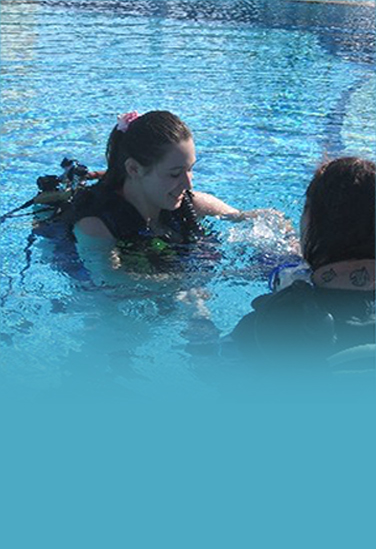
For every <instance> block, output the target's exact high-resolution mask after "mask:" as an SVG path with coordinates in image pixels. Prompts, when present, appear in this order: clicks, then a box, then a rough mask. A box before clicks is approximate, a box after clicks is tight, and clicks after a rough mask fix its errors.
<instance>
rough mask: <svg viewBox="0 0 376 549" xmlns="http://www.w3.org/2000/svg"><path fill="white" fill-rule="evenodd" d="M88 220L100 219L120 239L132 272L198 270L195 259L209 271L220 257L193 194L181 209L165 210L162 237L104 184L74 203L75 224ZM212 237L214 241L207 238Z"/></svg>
mask: <svg viewBox="0 0 376 549" xmlns="http://www.w3.org/2000/svg"><path fill="white" fill-rule="evenodd" d="M84 217H97V218H99V219H100V220H101V221H102V222H103V223H104V224H105V226H106V227H107V229H108V230H109V231H110V233H111V234H112V235H113V236H114V238H115V239H116V246H117V249H118V251H119V253H120V257H121V260H122V265H124V267H125V270H128V271H132V272H138V273H145V274H146V273H150V274H151V273H158V272H169V273H172V272H181V271H182V270H185V269H186V268H187V269H188V270H189V271H192V270H197V262H196V265H194V264H193V263H192V261H191V259H194V258H197V259H198V258H199V259H200V260H202V259H204V260H205V262H204V264H203V269H204V270H207V269H208V268H209V269H212V268H213V263H216V262H217V261H218V258H219V252H218V250H217V242H214V235H213V233H212V231H211V230H210V228H209V227H205V226H204V225H202V224H201V223H200V222H199V221H198V219H197V215H196V212H195V209H194V206H193V201H192V194H191V193H190V192H189V191H186V193H185V196H184V199H183V201H182V204H181V205H180V207H179V208H177V209H176V210H173V211H169V210H162V211H161V214H160V218H159V221H160V224H161V226H162V227H163V231H164V232H163V233H162V234H155V233H154V232H153V231H152V230H151V229H150V228H148V226H147V223H146V221H145V220H144V218H143V217H142V216H141V214H140V213H139V212H138V211H137V210H136V208H135V207H134V206H132V204H130V203H129V202H127V201H126V200H125V199H124V198H122V197H121V196H119V195H118V194H116V193H114V192H112V193H111V194H109V193H108V191H106V192H105V191H103V190H102V188H101V186H100V184H99V185H98V186H94V187H91V188H88V189H85V190H83V191H81V192H80V193H79V194H78V195H77V197H76V198H75V200H74V202H73V224H74V223H76V222H77V221H79V220H80V219H83V218H84ZM209 235H212V236H213V238H212V239H210V238H209V239H208V238H206V237H208V236H209ZM201 237H205V238H201ZM193 242H194V247H193V248H192V246H190V244H191V243H193ZM192 252H194V253H193V254H192Z"/></svg>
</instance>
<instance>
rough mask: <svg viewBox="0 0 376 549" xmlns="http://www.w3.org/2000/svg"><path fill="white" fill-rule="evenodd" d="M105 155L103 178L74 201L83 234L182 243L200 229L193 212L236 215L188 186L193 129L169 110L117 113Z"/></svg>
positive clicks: (105, 237) (236, 215) (197, 215)
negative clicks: (155, 237)
mask: <svg viewBox="0 0 376 549" xmlns="http://www.w3.org/2000/svg"><path fill="white" fill-rule="evenodd" d="M106 157H107V162H108V168H107V171H106V172H105V174H104V177H103V178H102V180H101V181H100V182H99V183H98V184H97V185H95V186H93V187H91V188H89V189H87V190H85V191H84V192H82V193H81V194H80V196H79V197H78V198H77V200H76V201H75V204H74V207H75V221H76V224H75V226H76V228H77V229H78V230H79V231H81V232H82V233H84V234H86V235H89V236H91V237H96V238H102V239H110V240H129V239H134V238H135V237H145V236H149V237H150V236H158V237H163V239H164V240H167V241H172V242H175V243H185V242H189V241H190V240H191V238H192V236H194V235H195V234H200V233H201V232H202V228H201V226H200V224H199V223H198V218H200V217H204V216H206V215H212V216H226V217H230V218H234V219H236V218H238V217H239V216H240V215H241V214H240V212H239V210H237V209H236V208H233V207H231V206H229V205H228V204H226V203H224V202H222V201H221V200H219V199H217V198H215V197H214V196H212V195H209V194H205V193H201V192H196V191H193V188H192V177H193V174H192V170H193V166H194V164H195V161H196V157H195V147H194V142H193V138H192V134H191V131H190V130H189V128H188V127H187V126H186V125H185V124H184V122H182V121H181V120H180V119H179V118H178V117H177V116H175V115H174V114H172V113H170V112H168V111H151V112H148V113H146V114H143V115H138V114H137V112H130V113H126V114H123V115H121V116H119V117H118V123H117V124H116V126H115V127H114V129H113V130H112V132H111V135H110V137H109V140H108V144H107V151H106Z"/></svg>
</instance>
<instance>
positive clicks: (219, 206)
mask: <svg viewBox="0 0 376 549" xmlns="http://www.w3.org/2000/svg"><path fill="white" fill-rule="evenodd" d="M192 202H193V206H194V209H195V210H196V213H197V215H198V216H199V217H204V216H206V215H212V216H220V217H222V216H223V217H229V218H232V217H234V218H235V219H236V217H237V216H239V215H240V214H241V212H240V210H238V209H236V208H233V207H232V206H230V205H229V204H226V202H223V201H222V200H220V199H219V198H216V197H215V196H213V195H212V194H207V193H201V192H197V191H192Z"/></svg>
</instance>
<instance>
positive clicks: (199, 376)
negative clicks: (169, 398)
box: [0, 0, 375, 396]
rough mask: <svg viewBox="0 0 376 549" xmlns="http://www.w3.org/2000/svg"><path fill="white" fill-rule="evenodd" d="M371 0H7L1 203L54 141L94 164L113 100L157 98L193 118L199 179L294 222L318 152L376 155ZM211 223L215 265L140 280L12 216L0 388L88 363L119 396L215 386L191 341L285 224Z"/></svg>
mask: <svg viewBox="0 0 376 549" xmlns="http://www.w3.org/2000/svg"><path fill="white" fill-rule="evenodd" d="M373 14H374V3H373V2H345V3H340V2H337V3H336V2H298V1H288V0H278V1H267V0H265V1H262V0H259V1H234V0H222V1H219V2H212V1H200V2H198V1H196V0H192V1H178V0H176V1H174V0H173V1H162V0H160V1H156V0H155V1H140V2H136V1H133V2H132V1H112V0H110V1H103V2H102V1H101V2H99V1H90V0H87V1H80V0H76V1H75V0H67V1H62V0H48V1H37V0H35V1H32V2H26V1H14V0H12V1H10V0H9V1H7V0H5V1H4V0H3V1H2V2H1V105H2V109H1V122H2V124H1V152H0V154H1V189H2V201H1V213H4V212H7V211H8V210H10V209H12V208H13V207H15V206H16V205H18V204H21V203H22V202H24V201H25V200H27V199H29V198H30V197H32V196H33V195H34V194H35V191H36V185H35V181H36V178H37V177H38V176H39V175H41V174H45V173H56V172H58V171H59V163H60V161H61V160H62V158H63V156H66V155H68V156H72V157H75V158H77V159H79V161H80V162H82V163H84V164H86V165H88V166H89V167H90V168H91V169H100V168H103V166H104V148H105V142H106V139H107V136H108V134H109V131H110V129H111V128H112V126H113V124H114V120H115V117H116V115H117V114H118V113H120V112H124V111H127V110H133V109H136V110H138V111H139V112H144V111H147V110H151V109H168V110H171V111H173V112H176V113H177V114H178V115H179V116H180V117H181V118H182V119H183V120H185V121H186V122H187V123H188V125H189V126H190V127H191V128H192V130H193V133H194V136H195V141H196V147H197V154H198V163H197V168H196V171H195V186H196V188H197V189H199V190H204V191H207V192H212V193H214V194H216V195H217V196H218V197H220V198H222V199H224V200H226V201H227V202H229V203H230V204H233V205H236V206H238V207H240V208H243V209H252V208H264V207H265V208H266V207H274V208H278V209H280V210H282V211H284V212H285V213H286V215H288V216H289V217H291V218H292V220H293V222H294V224H295V226H297V223H298V217H299V212H300V208H301V206H302V201H303V195H304V190H305V188H306V185H307V183H308V181H309V178H310V176H311V174H312V172H313V170H314V169H315V167H316V165H317V164H318V163H319V162H320V161H321V160H322V159H323V158H324V157H325V156H334V155H344V154H346V155H348V154H357V155H363V156H366V157H368V158H372V159H375V124H374V120H375V106H374V101H373V97H374V89H375V77H374V17H373ZM214 226H215V228H216V230H217V231H218V232H219V234H220V240H221V246H220V248H221V253H222V260H221V261H220V262H219V263H218V264H217V265H216V266H215V268H214V269H213V270H211V271H210V270H205V269H204V268H203V269H202V270H199V271H198V272H196V271H194V272H190V273H189V275H187V276H185V277H184V278H180V279H179V278H177V279H174V280H173V281H171V280H163V281H159V282H156V281H153V282H150V281H145V280H124V279H122V278H121V273H105V274H103V272H101V269H100V266H99V265H96V266H95V265H94V267H92V268H93V270H94V272H95V273H96V276H97V288H96V289H92V288H89V287H87V286H85V284H83V283H80V282H79V281H76V280H74V279H72V277H70V276H69V275H68V274H67V273H66V272H65V271H64V269H62V268H59V267H58V266H57V265H56V263H55V264H54V261H53V250H52V249H51V243H49V242H47V241H45V240H43V239H38V238H36V240H35V241H34V242H32V243H31V242H29V245H28V244H27V243H28V239H29V240H30V235H31V233H32V226H31V217H28V216H22V217H15V218H13V219H9V220H7V221H6V222H5V223H4V224H3V225H2V235H1V251H2V261H3V263H2V269H1V300H2V308H3V314H2V328H1V345H2V348H3V349H2V350H3V352H2V360H3V363H2V365H1V367H0V375H1V376H2V377H3V383H2V387H3V389H2V390H3V391H7V390H10V391H12V390H13V389H14V387H17V388H19V387H25V388H30V387H33V388H35V389H36V390H41V389H45V388H51V387H55V388H61V387H65V386H67V385H68V386H74V385H75V384H78V385H79V384H80V380H81V381H82V382H83V384H85V385H86V384H87V385H89V386H90V387H98V390H99V391H101V390H104V388H105V387H106V388H109V387H111V388H113V387H115V386H116V387H117V388H118V389H119V391H120V393H121V392H122V391H123V392H124V394H125V395H127V394H142V395H152V394H157V393H158V391H159V390H160V387H161V386H162V387H166V386H168V387H171V388H172V389H173V390H174V391H176V392H177V393H179V391H182V392H186V391H188V392H193V393H194V394H197V395H200V394H204V395H205V396H208V395H212V394H214V395H215V394H216V391H217V388H216V382H217V380H218V378H217V377H216V376H213V368H210V367H209V366H208V368H207V370H209V372H208V371H207V370H205V367H204V366H203V365H202V363H200V366H198V363H197V360H198V359H197V356H196V355H195V353H196V350H195V349H196V347H195V346H196V343H201V344H203V343H204V344H205V343H208V345H209V344H210V343H211V342H212V341H215V339H216V338H217V336H218V334H226V333H228V332H229V331H230V330H231V329H232V328H233V327H234V326H235V324H236V322H237V321H238V319H240V318H241V316H242V315H244V314H245V313H246V312H248V310H249V308H250V301H251V299H252V298H253V297H254V296H255V295H257V294H258V293H260V292H262V291H265V290H266V288H267V282H266V271H267V270H268V269H269V268H270V267H271V265H272V263H273V261H276V257H275V255H273V254H272V252H275V249H276V247H277V248H278V246H279V251H278V254H277V255H279V256H281V257H282V256H283V239H282V238H279V237H278V234H277V236H276V234H273V233H270V227H267V226H265V224H261V225H258V226H256V227H255V226H250V225H249V224H239V225H236V226H231V225H229V224H228V223H224V222H218V221H215V222H214ZM272 228H273V227H272ZM260 235H261V236H263V239H261V244H260V238H259V237H260ZM260 256H261V257H262V258H263V259H262V261H260ZM95 261H96V258H95V256H93V262H95ZM265 264H266V266H265ZM192 289H193V290H194V291H193V292H192V291H190V290H192ZM209 362H210V360H209ZM226 367H227V366H224V368H225V369H226Z"/></svg>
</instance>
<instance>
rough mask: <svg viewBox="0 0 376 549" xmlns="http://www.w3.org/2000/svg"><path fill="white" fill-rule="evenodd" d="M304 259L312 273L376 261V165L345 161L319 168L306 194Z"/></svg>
mask: <svg viewBox="0 0 376 549" xmlns="http://www.w3.org/2000/svg"><path fill="white" fill-rule="evenodd" d="M305 208H306V211H307V213H308V225H307V230H306V234H305V235H304V242H303V243H302V246H303V255H304V258H305V259H306V261H307V262H308V263H309V264H310V265H311V267H312V268H313V269H317V268H318V267H321V266H323V265H327V264H328V263H333V262H336V261H343V260H351V259H374V258H375V164H374V162H371V161H369V160H362V159H361V158H357V157H344V158H338V159H336V160H332V161H329V162H326V163H325V164H323V165H322V166H320V167H319V168H318V169H317V171H316V173H315V175H314V177H313V179H312V181H311V183H310V184H309V186H308V189H307V192H306V206H305Z"/></svg>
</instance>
